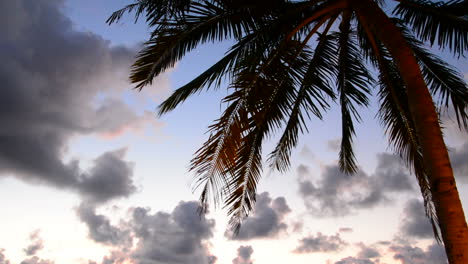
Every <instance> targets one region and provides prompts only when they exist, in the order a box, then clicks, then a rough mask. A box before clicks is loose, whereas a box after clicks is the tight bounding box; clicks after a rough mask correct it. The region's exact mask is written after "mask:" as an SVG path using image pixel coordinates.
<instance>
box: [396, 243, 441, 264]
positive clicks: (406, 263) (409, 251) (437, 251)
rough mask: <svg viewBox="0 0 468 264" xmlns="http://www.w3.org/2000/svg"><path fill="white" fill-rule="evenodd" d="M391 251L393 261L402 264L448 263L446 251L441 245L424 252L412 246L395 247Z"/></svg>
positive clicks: (435, 245)
mask: <svg viewBox="0 0 468 264" xmlns="http://www.w3.org/2000/svg"><path fill="white" fill-rule="evenodd" d="M390 251H391V252H393V253H394V255H393V259H395V260H398V261H400V262H401V264H444V263H448V261H447V255H446V254H445V249H444V247H443V246H441V245H437V244H432V245H430V246H429V247H427V249H426V250H423V249H421V248H419V247H413V246H410V245H393V246H391V247H390Z"/></svg>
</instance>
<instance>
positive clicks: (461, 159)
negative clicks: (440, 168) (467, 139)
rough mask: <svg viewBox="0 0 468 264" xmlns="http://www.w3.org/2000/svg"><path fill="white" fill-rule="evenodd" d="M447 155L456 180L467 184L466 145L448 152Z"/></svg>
mask: <svg viewBox="0 0 468 264" xmlns="http://www.w3.org/2000/svg"><path fill="white" fill-rule="evenodd" d="M449 154H450V162H451V163H452V168H453V172H454V174H455V176H456V177H457V179H461V181H462V182H468V162H467V161H468V143H465V144H463V145H461V146H460V147H458V148H456V149H455V150H453V151H450V152H449Z"/></svg>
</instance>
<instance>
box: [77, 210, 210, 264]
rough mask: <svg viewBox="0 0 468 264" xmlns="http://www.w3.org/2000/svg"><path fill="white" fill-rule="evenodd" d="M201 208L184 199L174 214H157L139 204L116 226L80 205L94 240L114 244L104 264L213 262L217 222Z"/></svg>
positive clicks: (79, 211) (197, 263)
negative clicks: (201, 211)
mask: <svg viewBox="0 0 468 264" xmlns="http://www.w3.org/2000/svg"><path fill="white" fill-rule="evenodd" d="M198 207H199V203H198V202H196V201H191V202H180V203H179V204H178V205H177V206H176V207H175V208H174V210H173V211H172V212H171V213H166V212H156V213H154V214H152V213H150V209H148V208H143V207H136V208H133V209H131V211H130V213H131V216H130V218H129V219H127V220H125V221H124V220H122V221H121V223H120V224H119V225H112V224H111V223H110V220H109V218H108V217H106V216H104V215H98V214H96V212H95V208H87V207H86V206H85V205H81V206H80V208H78V214H79V215H80V219H81V220H82V221H83V222H84V223H85V224H86V225H87V227H88V230H89V237H90V238H91V239H92V240H94V241H96V242H99V243H103V244H107V245H112V246H113V248H114V250H112V251H111V252H110V254H109V255H108V256H106V257H104V259H103V260H102V263H103V264H110V263H132V264H150V263H151V264H153V263H155V264H156V263H157V264H162V263H171V264H186V263H193V264H206V263H211V264H213V263H215V262H216V257H215V256H213V255H212V254H211V253H210V250H209V247H210V245H209V239H210V238H212V237H213V231H214V227H215V221H214V220H212V219H207V218H205V216H204V215H202V216H200V215H199V214H198V211H197V210H198ZM132 245H134V247H132Z"/></svg>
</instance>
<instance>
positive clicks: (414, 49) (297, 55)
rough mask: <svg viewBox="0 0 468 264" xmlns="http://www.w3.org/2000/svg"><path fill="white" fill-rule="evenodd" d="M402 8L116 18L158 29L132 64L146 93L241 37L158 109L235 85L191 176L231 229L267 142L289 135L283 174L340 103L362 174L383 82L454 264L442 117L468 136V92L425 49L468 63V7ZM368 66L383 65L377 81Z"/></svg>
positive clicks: (408, 1)
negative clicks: (181, 66)
mask: <svg viewBox="0 0 468 264" xmlns="http://www.w3.org/2000/svg"><path fill="white" fill-rule="evenodd" d="M395 1H396V2H398V3H397V5H396V7H395V9H394V10H393V15H395V17H389V15H388V14H387V13H385V12H384V11H383V6H384V4H385V1H382V0H375V1H374V0H302V1H288V0H269V1H263V0H135V3H134V4H131V5H129V6H127V7H125V8H123V9H121V10H119V11H116V12H114V13H113V14H112V16H111V17H110V18H109V19H108V21H107V22H108V23H109V24H111V23H113V22H115V21H118V20H119V19H120V18H121V17H122V16H123V15H124V13H125V12H132V11H134V12H135V14H136V17H135V18H136V19H138V18H139V17H140V16H145V19H146V22H147V23H148V25H149V26H150V27H152V28H153V29H154V30H153V33H152V34H151V37H150V39H149V41H148V42H146V43H145V46H144V48H143V49H142V50H141V51H140V53H139V55H138V57H137V60H136V62H135V63H134V65H133V68H132V72H131V76H130V79H131V81H132V82H133V83H135V84H136V88H138V89H142V88H143V87H145V86H146V85H148V84H151V82H152V80H153V79H154V77H156V76H157V75H158V74H160V73H162V72H163V71H165V70H166V69H168V68H170V67H172V66H174V64H175V63H176V62H177V61H178V60H180V59H181V58H182V57H183V56H184V55H185V54H186V53H187V52H189V51H191V50H193V49H194V48H196V47H197V46H198V45H201V44H204V43H205V42H220V41H223V40H227V39H231V40H235V44H234V45H233V46H232V47H231V48H230V50H229V51H228V52H227V53H226V54H225V56H224V57H223V58H222V59H220V60H219V61H218V62H216V63H215V64H213V65H212V66H211V67H209V68H208V69H206V70H205V71H204V72H203V73H201V74H200V75H199V76H198V77H196V78H195V79H193V80H192V81H190V82H189V83H187V84H186V85H184V86H182V87H180V88H178V89H177V90H175V92H174V93H173V94H172V95H171V96H170V97H169V98H168V99H166V100H165V101H164V102H163V103H162V104H161V106H160V108H159V112H160V114H164V113H167V112H169V111H171V110H173V109H174V108H175V107H177V106H178V105H179V104H180V103H182V102H183V101H185V100H186V99H187V98H188V97H189V96H191V95H193V94H195V93H198V92H200V91H202V90H203V89H206V90H208V89H209V88H210V87H211V88H219V87H220V86H221V85H222V80H226V79H227V80H229V82H230V83H229V85H228V87H227V89H228V91H230V94H229V95H228V96H226V97H225V98H224V99H223V102H225V103H226V104H227V107H226V110H225V111H224V112H223V113H222V115H221V117H220V118H219V119H218V120H216V121H215V123H214V124H213V125H211V126H210V128H209V131H210V136H209V138H208V140H207V141H206V142H205V143H204V144H203V146H202V147H201V148H200V149H199V150H198V151H197V152H196V154H195V157H194V158H193V160H192V161H191V168H190V169H191V170H192V171H194V172H195V174H196V186H198V187H201V198H200V200H201V204H202V205H203V207H204V208H205V207H206V205H207V203H208V201H211V200H212V201H214V202H215V204H217V203H218V202H219V201H223V202H224V206H225V207H227V208H228V213H229V215H230V216H231V219H230V224H231V225H232V227H233V228H235V229H236V230H238V228H239V227H240V224H241V222H242V220H243V219H244V218H245V217H246V216H247V215H248V214H249V212H250V211H251V210H252V207H253V204H254V202H255V196H256V186H257V183H258V180H259V179H260V176H261V171H262V142H263V139H265V138H268V137H270V136H271V135H272V134H274V133H277V132H278V130H280V129H282V130H283V132H282V135H281V137H280V139H279V142H278V144H277V145H276V148H275V149H274V151H273V152H272V153H270V154H269V156H268V162H269V166H271V167H272V168H275V169H278V170H279V171H285V170H286V169H287V168H288V167H289V166H290V160H289V158H290V153H291V150H292V149H293V148H294V147H295V146H296V145H297V142H298V136H299V133H304V132H307V127H306V122H307V119H308V118H310V117H311V116H315V117H317V118H320V119H321V118H322V115H323V112H324V111H326V110H327V109H328V108H329V107H330V103H331V102H337V103H338V104H339V106H340V109H341V114H342V140H341V149H340V153H339V165H340V168H341V170H342V171H344V172H346V173H348V174H352V173H354V172H355V171H356V169H357V163H356V160H355V156H354V153H353V147H352V142H353V137H354V134H355V131H354V122H355V121H359V119H360V116H359V108H358V107H361V106H367V104H368V100H369V96H370V91H371V88H372V87H374V85H373V84H374V83H375V82H378V84H379V85H378V87H379V91H378V95H379V100H380V110H379V113H378V114H379V117H380V119H381V122H382V124H383V126H384V127H385V129H386V131H387V134H388V136H389V141H390V143H391V144H392V146H393V147H394V149H395V151H396V152H397V153H398V154H400V155H401V156H402V157H403V158H404V160H405V161H406V162H407V164H408V166H409V167H410V168H412V171H413V172H414V174H415V176H416V177H417V179H418V182H419V186H420V188H421V193H422V195H423V198H424V201H425V206H426V214H427V215H428V217H429V218H430V220H431V222H432V224H433V227H434V234H435V236H436V238H437V239H438V240H439V241H440V239H441V240H442V241H443V242H444V245H445V249H446V252H447V256H448V259H449V262H450V263H468V253H467V252H468V228H467V224H466V220H465V216H464V212H463V208H462V205H461V202H460V199H459V196H458V191H457V187H456V183H455V178H454V176H453V172H452V169H451V166H450V160H449V157H448V153H447V148H446V146H445V143H444V141H443V137H442V132H441V128H440V125H439V118H438V114H439V113H440V112H441V111H443V110H447V109H448V108H451V109H453V111H454V112H455V116H456V118H457V121H458V125H459V127H460V128H463V129H468V113H467V108H468V89H467V86H466V84H465V82H464V80H463V78H462V77H461V75H460V74H459V73H458V72H457V71H456V70H454V69H453V68H451V67H450V65H448V64H447V63H445V62H443V61H442V60H441V59H439V58H438V57H436V56H435V55H433V54H431V53H430V52H429V51H428V50H427V49H425V48H424V44H425V43H427V44H430V45H431V46H438V47H440V48H442V49H447V50H449V51H450V52H451V53H453V54H454V55H456V56H463V54H464V52H465V51H466V50H467V49H468V33H467V32H468V30H467V29H468V20H467V15H468V4H467V2H466V1H461V0H453V1H449V2H445V3H444V2H438V3H433V2H429V1H424V0H395ZM410 29H411V30H410ZM412 32H414V33H415V34H414V35H413V34H412ZM314 36H315V38H313V37H314ZM366 63H368V64H371V65H372V66H374V67H375V68H376V69H377V70H378V72H379V74H378V76H377V80H376V81H375V80H374V78H373V76H372V75H371V74H370V72H369V71H368V69H367V65H368V64H366ZM434 100H437V103H436V104H435V103H434ZM440 235H441V238H440Z"/></svg>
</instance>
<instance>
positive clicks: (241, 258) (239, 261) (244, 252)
mask: <svg viewBox="0 0 468 264" xmlns="http://www.w3.org/2000/svg"><path fill="white" fill-rule="evenodd" d="M252 253H253V248H252V247H251V246H240V247H239V248H238V249H237V256H236V258H235V259H233V260H232V264H253V261H252V259H251V257H252Z"/></svg>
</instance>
